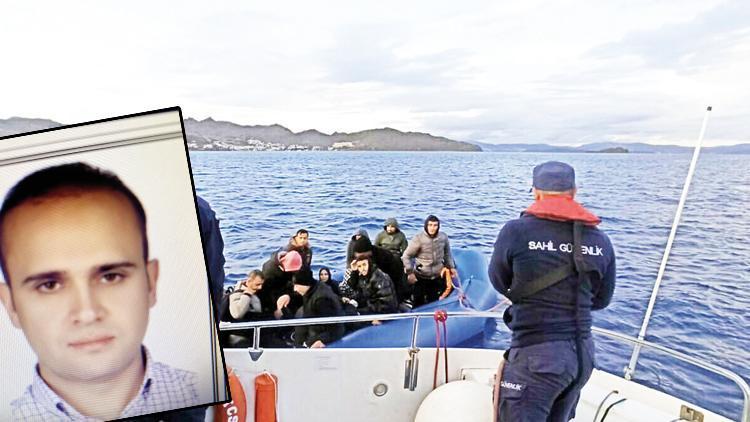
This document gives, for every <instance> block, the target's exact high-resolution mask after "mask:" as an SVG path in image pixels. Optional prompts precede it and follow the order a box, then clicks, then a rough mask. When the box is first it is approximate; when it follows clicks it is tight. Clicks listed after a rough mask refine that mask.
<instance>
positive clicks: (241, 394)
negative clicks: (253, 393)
mask: <svg viewBox="0 0 750 422" xmlns="http://www.w3.org/2000/svg"><path fill="white" fill-rule="evenodd" d="M227 372H228V373H229V394H231V396H232V401H230V402H229V403H224V404H217V405H216V406H214V422H245V420H246V419H247V398H246V397H245V389H244V388H242V381H240V378H239V377H238V376H237V375H236V374H235V373H234V370H233V369H232V368H229V367H227Z"/></svg>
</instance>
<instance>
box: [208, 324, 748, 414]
mask: <svg viewBox="0 0 750 422" xmlns="http://www.w3.org/2000/svg"><path fill="white" fill-rule="evenodd" d="M448 315H449V317H450V318H502V314H501V313H498V312H483V311H459V312H451V313H449V314H448ZM433 316H434V313H432V312H409V313H401V314H382V315H358V316H340V317H324V318H300V319H293V320H270V321H252V322H235V323H226V322H222V323H221V324H220V325H219V329H220V330H221V331H238V330H248V329H252V330H253V346H252V347H251V348H250V350H251V351H256V352H257V351H260V350H261V348H260V331H261V330H262V329H264V328H274V327H296V326H304V325H319V324H345V323H350V322H370V321H374V320H378V321H393V320H402V319H411V320H413V324H414V326H413V328H412V335H411V343H410V349H409V350H410V351H413V350H416V347H417V333H418V328H419V319H420V318H432V317H433ZM591 330H592V331H593V332H595V333H597V334H600V335H603V336H605V337H609V338H612V339H614V340H619V341H623V342H626V343H631V344H633V345H636V346H638V347H639V348H640V347H646V348H650V349H654V350H658V351H660V352H662V353H665V354H667V355H669V356H671V357H673V358H676V359H678V360H681V361H683V362H687V363H689V364H692V365H695V366H697V367H699V368H703V369H705V370H707V371H709V372H713V373H715V374H717V375H720V376H722V377H724V378H727V379H729V380H731V381H733V382H734V383H735V384H736V385H737V386H738V387H739V389H740V390H741V391H742V395H743V396H744V400H743V404H742V419H741V421H742V422H750V386H749V385H748V384H747V382H746V381H745V380H744V379H743V378H742V377H740V376H739V375H737V374H735V373H734V372H732V371H730V370H728V369H725V368H722V367H719V366H716V365H714V364H712V363H709V362H705V361H703V360H701V359H698V358H695V357H692V356H688V355H686V354H684V353H681V352H678V351H675V350H672V349H669V348H667V347H664V346H660V345H658V344H654V343H651V342H648V341H645V340H640V339H637V338H635V337H630V336H626V335H624V334H619V333H616V332H614V331H610V330H606V329H603V328H596V327H592V328H591Z"/></svg>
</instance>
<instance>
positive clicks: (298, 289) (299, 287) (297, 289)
mask: <svg viewBox="0 0 750 422" xmlns="http://www.w3.org/2000/svg"><path fill="white" fill-rule="evenodd" d="M308 290H310V286H303V285H301V284H295V285H294V291H295V292H296V293H298V294H299V295H300V296H304V295H305V293H307V291H308Z"/></svg>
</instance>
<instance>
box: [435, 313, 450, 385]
mask: <svg viewBox="0 0 750 422" xmlns="http://www.w3.org/2000/svg"><path fill="white" fill-rule="evenodd" d="M433 318H434V319H435V339H436V340H437V345H436V346H435V370H434V372H433V376H432V389H433V390H434V389H435V388H437V373H438V364H439V363H440V324H443V337H444V341H443V354H444V355H445V383H446V384H447V383H448V327H447V325H446V320H447V319H448V313H447V312H445V311H444V310H442V309H438V310H437V311H435V315H434V316H433Z"/></svg>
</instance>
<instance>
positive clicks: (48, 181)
mask: <svg viewBox="0 0 750 422" xmlns="http://www.w3.org/2000/svg"><path fill="white" fill-rule="evenodd" d="M91 190H106V191H111V192H117V193H120V194H122V195H124V196H125V198H127V200H128V202H130V205H132V207H133V211H135V214H136V218H137V219H138V225H139V226H140V229H141V238H142V239H143V240H142V242H143V245H142V246H143V248H142V249H143V259H144V260H147V259H148V238H147V236H146V212H145V211H144V210H143V205H141V201H140V200H139V199H138V197H137V196H135V194H134V193H133V191H131V190H130V189H129V188H128V187H127V186H125V184H124V183H123V182H122V180H120V178H119V177H117V175H115V174H114V173H112V172H109V171H106V170H102V169H99V168H97V167H93V166H90V165H88V164H85V163H81V162H77V163H71V164H63V165H59V166H52V167H47V168H45V169H42V170H38V171H36V172H34V173H32V174H30V175H28V176H26V177H24V178H23V179H21V181H19V182H18V183H16V184H15V186H13V187H12V188H11V189H10V191H8V194H7V195H5V200H4V201H3V205H2V208H0V267H2V272H3V277H4V278H5V281H6V282H7V283H8V284H9V285H10V279H9V277H8V271H7V268H6V266H5V253H4V251H3V249H2V246H3V245H2V240H3V236H4V231H3V227H4V225H5V218H6V217H7V216H8V214H9V213H10V212H11V211H12V210H14V209H15V208H18V207H20V206H21V205H23V204H24V203H26V202H29V201H34V200H39V199H43V198H47V197H53V196H66V195H69V194H76V193H79V192H86V191H91Z"/></svg>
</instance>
